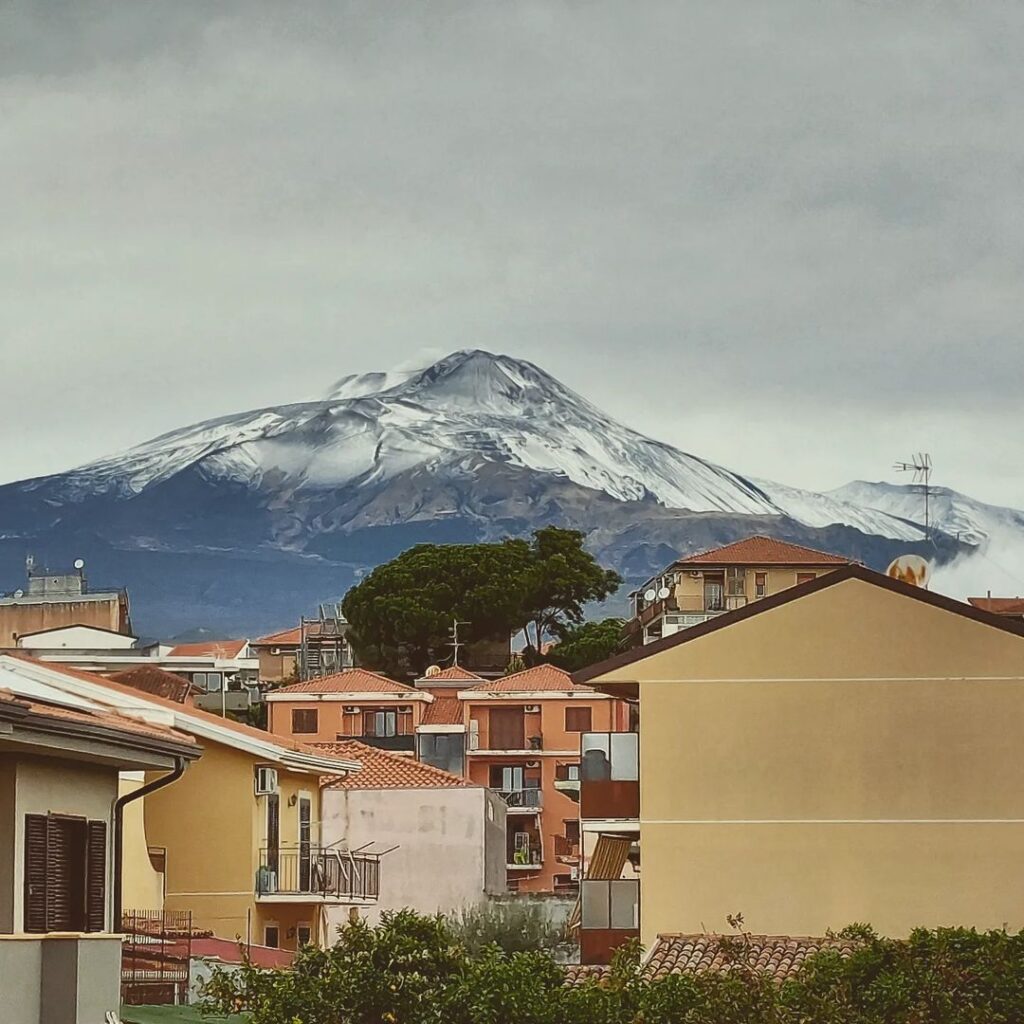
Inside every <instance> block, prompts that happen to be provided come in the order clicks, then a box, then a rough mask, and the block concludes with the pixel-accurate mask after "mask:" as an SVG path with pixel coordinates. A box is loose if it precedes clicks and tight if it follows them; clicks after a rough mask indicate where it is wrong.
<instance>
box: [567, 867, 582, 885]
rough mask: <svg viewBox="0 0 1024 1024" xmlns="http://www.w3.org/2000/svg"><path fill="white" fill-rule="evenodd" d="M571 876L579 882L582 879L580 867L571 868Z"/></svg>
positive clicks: (574, 880)
mask: <svg viewBox="0 0 1024 1024" xmlns="http://www.w3.org/2000/svg"><path fill="white" fill-rule="evenodd" d="M569 878H570V879H571V880H572V881H573V882H578V881H579V880H580V869H579V868H569Z"/></svg>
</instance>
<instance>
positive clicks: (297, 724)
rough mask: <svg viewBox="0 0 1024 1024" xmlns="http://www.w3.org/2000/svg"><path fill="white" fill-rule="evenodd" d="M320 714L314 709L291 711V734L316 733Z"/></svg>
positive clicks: (295, 709) (318, 727) (294, 709)
mask: <svg viewBox="0 0 1024 1024" xmlns="http://www.w3.org/2000/svg"><path fill="white" fill-rule="evenodd" d="M319 717H320V714H319V712H318V711H317V709H316V708H293V709H292V732H303V733H310V732H314V733H315V732H318V731H319V729H320V723H319Z"/></svg>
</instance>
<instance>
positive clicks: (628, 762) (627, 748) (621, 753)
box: [611, 732, 640, 782]
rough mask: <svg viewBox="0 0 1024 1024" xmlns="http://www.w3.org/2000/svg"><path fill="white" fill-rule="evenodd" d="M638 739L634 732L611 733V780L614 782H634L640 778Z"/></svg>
mask: <svg viewBox="0 0 1024 1024" xmlns="http://www.w3.org/2000/svg"><path fill="white" fill-rule="evenodd" d="M639 739H640V736H639V734H638V733H635V732H613V733H612V736H611V741H612V742H611V751H612V778H613V779H614V780H615V781H617V782H636V781H637V780H638V779H639V778H640V763H639V758H638V755H639V746H638V741H639Z"/></svg>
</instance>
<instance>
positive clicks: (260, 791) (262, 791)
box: [256, 768, 277, 796]
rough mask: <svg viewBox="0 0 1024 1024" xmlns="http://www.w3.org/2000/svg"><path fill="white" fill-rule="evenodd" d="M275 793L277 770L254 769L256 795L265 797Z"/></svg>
mask: <svg viewBox="0 0 1024 1024" xmlns="http://www.w3.org/2000/svg"><path fill="white" fill-rule="evenodd" d="M276 792H277V769H276V768H257V769H256V795H257V796H267V795H268V794H270V793H276Z"/></svg>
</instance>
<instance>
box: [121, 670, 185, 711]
mask: <svg viewBox="0 0 1024 1024" xmlns="http://www.w3.org/2000/svg"><path fill="white" fill-rule="evenodd" d="M109 678H110V679H113V680H114V682H115V683H121V684H122V685H123V686H130V687H131V688H132V689H133V690H141V691H142V692H143V693H150V694H155V695H156V696H157V697H164V698H165V699H166V700H173V701H174V702H175V703H176V704H184V703H185V700H186V698H187V697H188V696H189V695H190V694H192V693H194V692H195V691H196V688H195V687H194V686H193V685H192V684H191V683H190V682H189V681H188V680H187V679H182V678H181V676H176V675H175V674H174V673H173V672H165V671H164V670H163V669H162V668H157V667H156V666H154V665H140V666H139V667H138V668H132V669H128V670H127V671H125V672H115V673H113V674H112V675H111V676H110V677H109Z"/></svg>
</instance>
